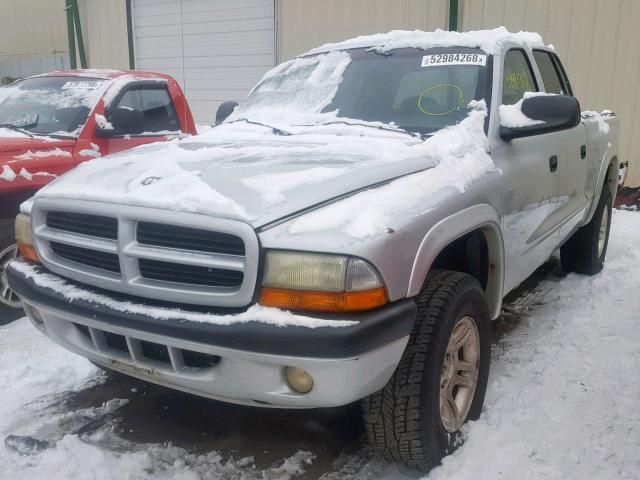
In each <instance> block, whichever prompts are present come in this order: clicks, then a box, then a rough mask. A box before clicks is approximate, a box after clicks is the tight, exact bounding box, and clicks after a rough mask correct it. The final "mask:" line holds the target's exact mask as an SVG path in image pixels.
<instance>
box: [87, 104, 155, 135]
mask: <svg viewBox="0 0 640 480" xmlns="http://www.w3.org/2000/svg"><path fill="white" fill-rule="evenodd" d="M110 120H111V127H112V128H98V129H97V130H96V136H97V137H99V138H108V137H117V136H121V135H139V134H141V133H142V132H144V126H145V117H144V113H142V112H141V111H140V110H136V109H135V108H131V107H118V108H116V109H115V110H114V111H113V112H112V113H111V118H110Z"/></svg>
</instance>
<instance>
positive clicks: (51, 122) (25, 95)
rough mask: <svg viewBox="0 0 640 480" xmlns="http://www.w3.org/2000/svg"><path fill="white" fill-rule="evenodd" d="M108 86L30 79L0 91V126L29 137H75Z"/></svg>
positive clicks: (81, 80) (87, 80) (71, 80)
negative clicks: (41, 135)
mask: <svg viewBox="0 0 640 480" xmlns="http://www.w3.org/2000/svg"><path fill="white" fill-rule="evenodd" d="M107 85H108V82H107V81H106V80H103V79H94V78H84V77H57V76H56V77H33V78H27V79H25V80H22V81H18V82H15V83H12V84H11V85H8V86H6V87H2V88H0V125H6V126H11V127H13V128H20V129H22V130H24V131H26V132H28V133H31V134H43V135H62V136H70V135H77V134H78V133H79V130H80V129H81V128H82V126H83V125H84V123H85V122H86V120H87V117H88V114H89V112H90V111H91V110H92V109H93V107H94V106H95V104H96V103H97V102H98V100H99V99H100V98H101V97H102V95H103V93H104V89H105V88H106V86H107Z"/></svg>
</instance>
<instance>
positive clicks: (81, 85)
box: [62, 80, 102, 90]
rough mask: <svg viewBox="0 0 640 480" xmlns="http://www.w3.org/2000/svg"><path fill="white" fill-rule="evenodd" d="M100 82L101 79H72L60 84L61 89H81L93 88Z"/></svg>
mask: <svg viewBox="0 0 640 480" xmlns="http://www.w3.org/2000/svg"><path fill="white" fill-rule="evenodd" d="M101 83H102V81H101V80H98V81H92V80H73V81H70V82H67V83H65V84H64V85H62V90H69V89H72V88H77V89H81V90H94V89H96V88H98V87H99V86H100V84H101Z"/></svg>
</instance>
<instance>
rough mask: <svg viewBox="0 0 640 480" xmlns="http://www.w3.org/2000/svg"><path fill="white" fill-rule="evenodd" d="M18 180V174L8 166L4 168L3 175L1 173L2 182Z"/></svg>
mask: <svg viewBox="0 0 640 480" xmlns="http://www.w3.org/2000/svg"><path fill="white" fill-rule="evenodd" d="M15 179H16V172H14V171H13V169H12V168H11V167H10V166H8V165H3V166H2V173H0V180H5V181H7V182H13V181H14V180H15Z"/></svg>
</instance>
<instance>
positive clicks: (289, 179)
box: [242, 167, 349, 206]
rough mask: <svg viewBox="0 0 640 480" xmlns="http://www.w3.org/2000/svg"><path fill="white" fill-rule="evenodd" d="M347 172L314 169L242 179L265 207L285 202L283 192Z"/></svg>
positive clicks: (343, 170)
mask: <svg viewBox="0 0 640 480" xmlns="http://www.w3.org/2000/svg"><path fill="white" fill-rule="evenodd" d="M348 171H349V170H348V169H346V168H328V167H315V168H310V169H308V170H304V172H284V173H265V174H263V175H255V176H253V177H248V178H244V179H242V183H244V184H245V185H246V186H247V187H249V188H251V189H253V190H256V191H258V192H260V194H261V195H262V200H263V203H264V205H265V206H271V205H275V204H277V203H282V202H285V201H286V200H287V199H286V197H285V196H284V192H286V191H287V190H292V189H294V188H298V187H300V186H303V185H314V184H317V183H322V182H325V181H327V180H330V179H332V178H335V177H337V176H340V175H344V174H345V173H347V172H348Z"/></svg>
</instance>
